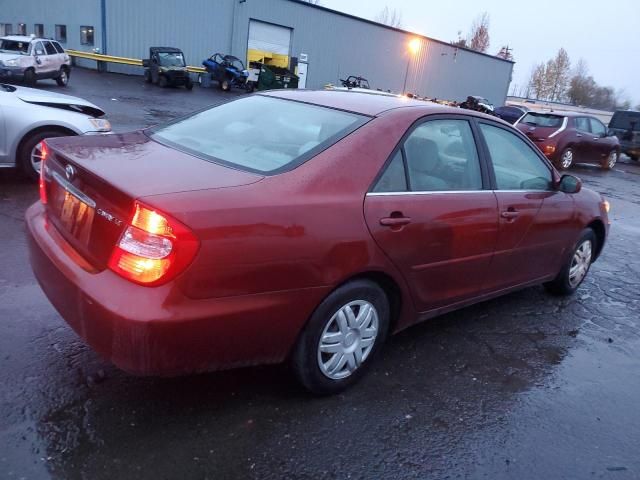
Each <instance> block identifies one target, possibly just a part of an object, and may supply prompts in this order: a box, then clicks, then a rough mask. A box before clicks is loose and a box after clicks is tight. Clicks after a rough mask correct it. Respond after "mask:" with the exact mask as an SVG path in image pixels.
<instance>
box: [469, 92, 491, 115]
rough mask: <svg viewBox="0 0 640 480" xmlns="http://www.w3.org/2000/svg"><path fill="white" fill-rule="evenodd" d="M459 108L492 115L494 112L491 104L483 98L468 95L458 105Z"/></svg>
mask: <svg viewBox="0 0 640 480" xmlns="http://www.w3.org/2000/svg"><path fill="white" fill-rule="evenodd" d="M460 108H464V109H467V110H475V111H476V112H481V113H488V114H493V111H494V110H495V108H494V106H493V104H492V103H491V102H490V101H489V100H487V99H486V98H484V97H479V96H477V95H470V96H468V97H467V99H466V100H465V101H464V102H462V103H461V104H460Z"/></svg>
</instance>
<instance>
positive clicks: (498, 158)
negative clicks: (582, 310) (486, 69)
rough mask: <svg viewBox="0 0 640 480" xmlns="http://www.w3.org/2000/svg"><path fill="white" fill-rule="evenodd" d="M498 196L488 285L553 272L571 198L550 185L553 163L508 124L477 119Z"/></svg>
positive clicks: (556, 268)
mask: <svg viewBox="0 0 640 480" xmlns="http://www.w3.org/2000/svg"><path fill="white" fill-rule="evenodd" d="M479 129H480V131H481V132H482V138H483V141H484V144H485V149H486V150H485V152H486V155H487V158H488V159H489V166H490V167H491V168H490V174H491V181H492V183H493V186H494V189H495V190H494V191H495V195H496V198H497V201H498V212H499V234H498V241H497V246H496V250H495V255H494V256H493V260H492V262H491V268H490V274H489V277H488V279H487V288H488V289H489V290H492V291H496V290H500V289H505V288H510V287H514V286H517V285H521V284H525V283H528V282H532V281H536V280H540V279H543V278H545V277H548V276H549V275H555V274H556V273H557V272H558V271H559V265H560V261H561V258H562V255H563V253H564V249H565V247H566V245H567V244H568V240H567V239H568V238H570V236H571V234H572V231H571V228H572V227H571V218H572V216H573V198H572V197H571V196H570V195H567V194H565V193H562V192H560V191H558V190H557V189H556V188H555V186H554V175H553V170H552V168H551V166H550V165H549V164H548V162H547V161H546V160H544V159H543V157H542V156H541V154H540V153H538V151H537V149H536V148H535V146H533V145H531V144H530V142H528V141H527V140H526V139H524V138H523V137H521V136H520V135H518V134H517V133H516V132H514V131H513V130H512V129H508V128H505V127H503V126H502V125H498V124H494V123H492V122H491V123H490V122H487V121H482V122H480V123H479Z"/></svg>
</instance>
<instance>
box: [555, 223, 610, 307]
mask: <svg viewBox="0 0 640 480" xmlns="http://www.w3.org/2000/svg"><path fill="white" fill-rule="evenodd" d="M597 246H598V239H597V238H596V234H595V233H594V231H593V230H592V229H590V228H585V229H584V230H583V231H582V233H580V236H579V237H578V241H577V242H576V243H575V245H574V247H573V250H572V252H571V257H570V258H569V260H568V261H567V262H566V264H565V265H564V266H563V267H562V270H560V273H559V274H558V276H557V277H556V278H555V279H554V280H552V281H551V282H548V283H545V284H544V286H545V288H546V289H547V291H549V292H550V293H552V294H554V295H571V294H573V293H574V292H575V291H576V290H577V289H578V287H579V286H580V284H581V283H582V282H583V281H584V279H585V278H586V276H587V273H589V269H590V267H591V263H592V262H593V257H594V255H595V252H596V249H597Z"/></svg>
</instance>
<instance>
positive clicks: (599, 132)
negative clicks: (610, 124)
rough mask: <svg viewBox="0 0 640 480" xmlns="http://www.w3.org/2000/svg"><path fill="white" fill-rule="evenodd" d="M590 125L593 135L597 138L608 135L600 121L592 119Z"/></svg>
mask: <svg viewBox="0 0 640 480" xmlns="http://www.w3.org/2000/svg"><path fill="white" fill-rule="evenodd" d="M589 123H590V124H591V133H593V134H594V135H595V136H596V137H604V136H605V135H606V133H607V129H606V128H605V126H604V125H603V124H602V122H601V121H600V120H598V119H596V118H590V119H589Z"/></svg>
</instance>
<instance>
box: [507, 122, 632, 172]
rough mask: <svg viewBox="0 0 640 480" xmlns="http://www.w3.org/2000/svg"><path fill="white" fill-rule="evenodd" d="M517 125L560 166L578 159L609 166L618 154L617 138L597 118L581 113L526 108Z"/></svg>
mask: <svg viewBox="0 0 640 480" xmlns="http://www.w3.org/2000/svg"><path fill="white" fill-rule="evenodd" d="M516 127H517V128H518V129H519V130H520V131H521V132H523V133H524V134H525V135H527V136H528V137H529V138H530V139H531V140H532V141H533V142H534V143H535V144H536V145H537V147H538V148H539V149H540V151H542V153H544V154H545V155H546V156H547V158H548V159H549V160H551V161H552V162H553V164H554V165H555V166H556V167H558V168H560V169H561V170H567V169H568V168H570V167H571V166H572V165H573V164H574V163H578V162H580V163H595V164H598V165H600V166H601V167H602V168H604V169H605V170H610V169H612V168H613V166H614V165H615V164H616V162H617V161H618V157H619V156H620V142H619V141H618V139H617V138H616V137H615V136H613V135H611V134H610V133H608V132H607V127H605V126H604V124H603V123H602V122H601V121H600V120H598V119H597V118H595V117H591V116H589V115H585V114H583V113H578V112H549V113H547V112H528V113H527V114H526V115H524V116H523V117H522V118H521V119H520V120H518V122H517V123H516Z"/></svg>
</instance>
